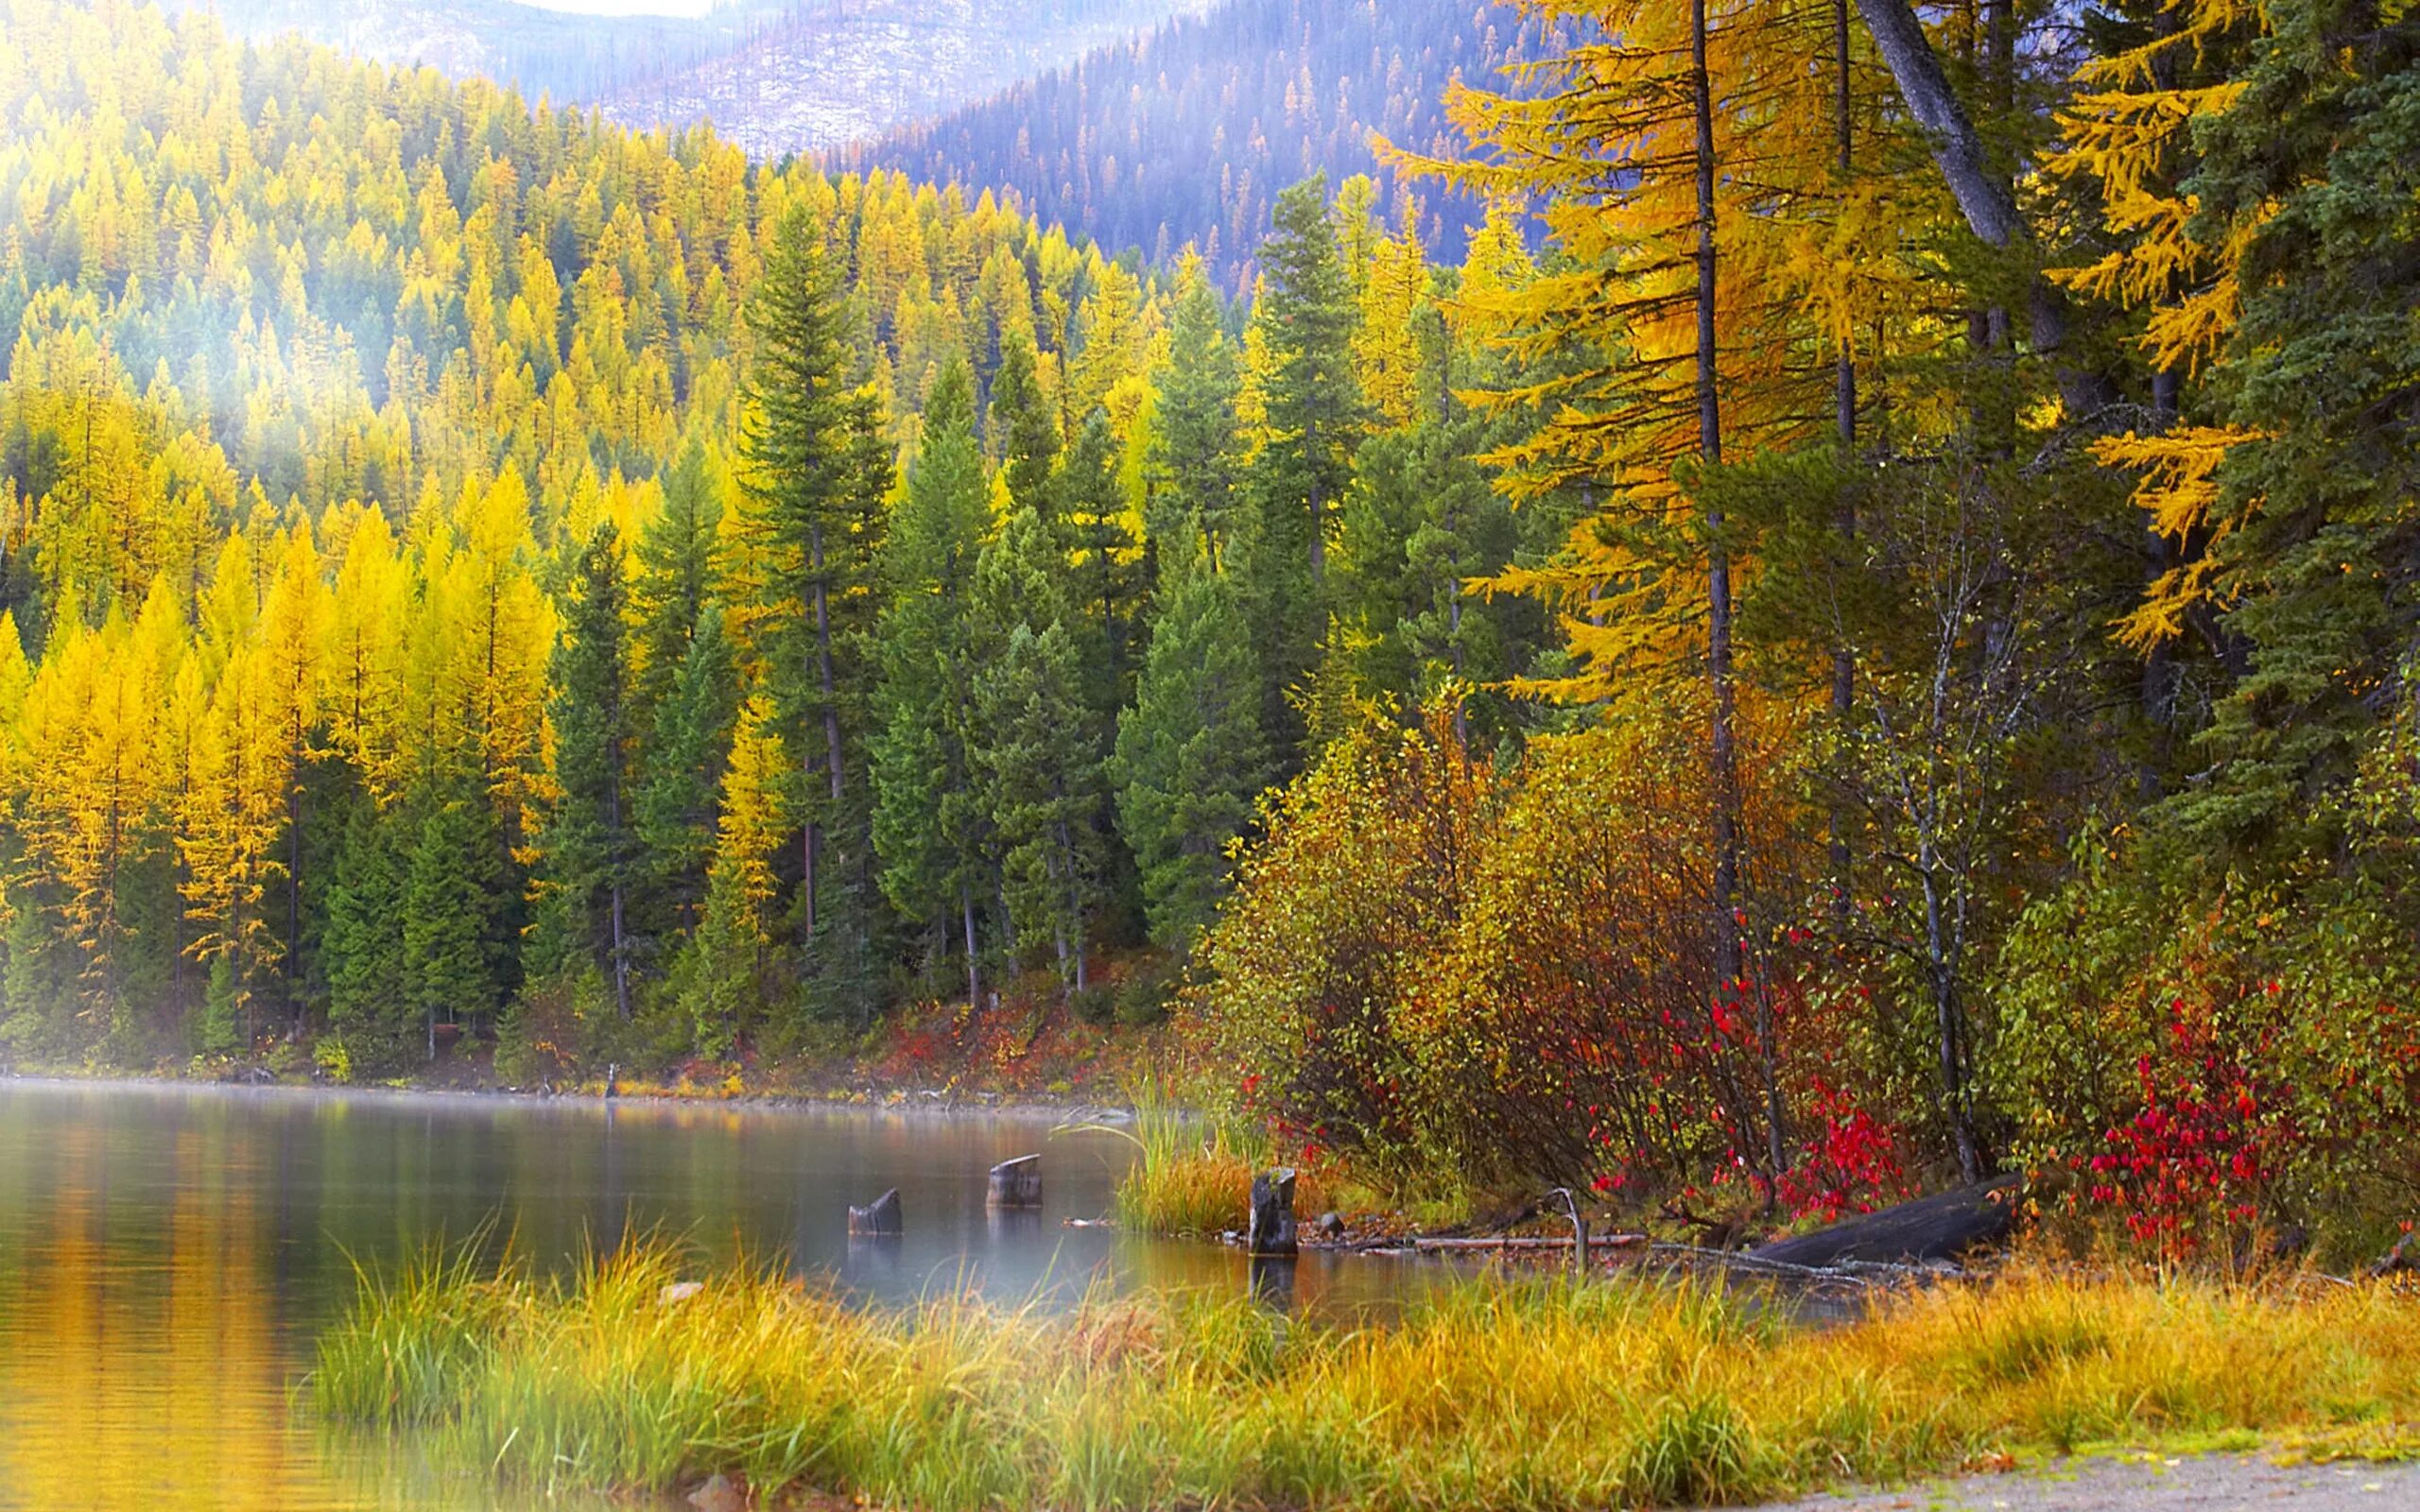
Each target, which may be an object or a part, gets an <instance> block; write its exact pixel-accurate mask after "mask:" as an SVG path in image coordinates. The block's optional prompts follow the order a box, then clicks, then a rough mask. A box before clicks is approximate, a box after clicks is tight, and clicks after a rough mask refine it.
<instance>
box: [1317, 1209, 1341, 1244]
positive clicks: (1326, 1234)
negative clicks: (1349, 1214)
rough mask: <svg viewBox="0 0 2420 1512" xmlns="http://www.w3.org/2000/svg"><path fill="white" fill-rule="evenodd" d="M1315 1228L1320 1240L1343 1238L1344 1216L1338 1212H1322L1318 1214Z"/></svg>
mask: <svg viewBox="0 0 2420 1512" xmlns="http://www.w3.org/2000/svg"><path fill="white" fill-rule="evenodd" d="M1317 1227H1318V1229H1319V1231H1320V1236H1321V1237H1322V1238H1324V1239H1341V1238H1343V1237H1344V1215H1343V1214H1342V1213H1340V1212H1322V1213H1321V1214H1320V1221H1319V1223H1318V1225H1317Z"/></svg>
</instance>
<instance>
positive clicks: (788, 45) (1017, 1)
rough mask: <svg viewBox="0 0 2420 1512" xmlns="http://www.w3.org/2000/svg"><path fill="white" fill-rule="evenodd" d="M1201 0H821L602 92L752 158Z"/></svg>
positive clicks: (1100, 41)
mask: <svg viewBox="0 0 2420 1512" xmlns="http://www.w3.org/2000/svg"><path fill="white" fill-rule="evenodd" d="M1203 4H1204V0H1039V3H1035V0H846V3H839V0H824V3H821V4H815V5H804V6H798V7H794V8H792V9H790V10H789V11H788V12H787V13H786V14H784V15H783V16H781V17H779V18H778V19H776V20H774V21H772V22H771V23H770V24H769V25H766V26H761V27H758V28H756V29H755V30H753V31H752V33H751V34H750V35H748V36H747V37H745V38H743V39H741V40H740V41H739V42H738V43H736V44H735V45H734V46H732V47H730V48H728V49H726V50H724V51H722V52H719V53H717V54H716V55H714V56H712V57H708V58H704V59H701V60H696V61H692V62H686V63H680V64H676V65H674V66H670V67H666V68H661V69H654V70H649V71H647V72H644V73H639V74H634V75H633V76H632V77H630V78H628V79H627V80H626V81H624V82H622V83H621V84H619V85H618V86H617V87H615V88H614V89H613V90H610V91H607V92H605V93H604V94H601V95H600V96H599V103H600V104H601V105H602V106H603V108H604V111H605V113H606V115H607V116H609V117H610V118H612V119H614V120H616V121H619V122H622V123H623V124H625V125H629V126H649V125H654V124H657V123H672V124H679V123H683V122H688V121H697V120H705V121H711V122H713V123H714V125H715V127H716V129H717V130H718V131H720V132H721V134H722V135H723V136H725V137H726V138H728V139H730V140H731V141H734V142H736V143H738V144H739V145H740V146H743V147H746V148H747V149H748V150H749V152H750V153H751V154H752V155H755V156H760V157H779V156H781V155H782V154H784V153H787V152H795V151H800V150H804V149H813V148H828V147H836V146H841V145H843V144H845V143H850V142H855V141H858V140H861V139H864V138H866V137H870V136H875V135H879V134H881V133H883V132H886V131H890V130H893V129H902V128H904V127H905V126H907V125H908V124H909V123H913V122H917V121H923V120H927V119H930V118H932V117H934V116H937V115H942V114H944V113H946V112H951V111H954V110H957V109H959V108H961V107H964V106H965V105H966V104H967V103H968V102H969V101H971V100H979V99H983V98H985V97H987V96H992V95H994V94H998V93H999V92H1001V91H1003V90H1007V89H1010V88H1011V86H1014V85H1016V84H1018V83H1020V82H1022V81H1024V80H1026V79H1029V78H1031V77H1033V76H1035V75H1036V74H1040V73H1045V72H1047V71H1049V70H1052V69H1055V68H1059V67H1061V66H1063V65H1064V64H1066V63H1068V62H1069V61H1070V60H1075V59H1079V58H1081V57H1082V56H1084V55H1085V54H1086V53H1087V52H1089V51H1091V50H1093V49H1095V48H1098V47H1100V46H1102V45H1105V44H1108V43H1114V42H1116V41H1119V40H1121V39H1124V38H1127V37H1131V36H1132V35H1133V34H1134V33H1135V32H1136V31H1137V30H1140V29H1143V28H1146V27H1150V26H1155V25H1158V24H1159V23H1161V22H1164V21H1166V20H1167V19H1168V18H1169V17H1170V16H1173V15H1179V14H1183V13H1184V12H1186V11H1190V10H1198V9H1201V8H1202V5H1203Z"/></svg>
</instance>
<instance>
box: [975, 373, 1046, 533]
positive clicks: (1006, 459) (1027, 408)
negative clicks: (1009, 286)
mask: <svg viewBox="0 0 2420 1512" xmlns="http://www.w3.org/2000/svg"><path fill="white" fill-rule="evenodd" d="M1038 360H1039V359H1038V358H1037V357H1036V355H1035V353H1034V350H1033V347H1032V345H1031V344H1030V343H1029V342H1025V341H1011V343H1009V346H1008V350H1007V351H1006V352H1002V353H1001V356H1000V370H999V372H998V374H996V375H995V376H994V378H993V380H992V403H991V406H990V408H989V409H988V410H987V412H986V416H985V421H984V435H985V436H986V437H987V438H989V440H990V443H991V448H992V451H993V453H994V455H996V456H998V458H999V459H1000V478H1001V481H1002V482H1004V483H1006V484H1007V485H1008V490H1009V497H1010V498H1011V499H1013V500H1015V501H1016V502H1017V503H1019V504H1021V505H1024V506H1025V507H1028V508H1029V509H1031V510H1033V511H1034V512H1035V513H1036V514H1038V515H1040V516H1041V517H1042V518H1043V519H1044V520H1046V521H1056V520H1057V519H1058V517H1059V511H1058V508H1057V507H1056V505H1055V503H1054V502H1053V500H1052V498H1051V491H1050V483H1051V476H1052V474H1053V472H1054V471H1055V470H1056V469H1057V467H1058V464H1059V421H1058V417H1057V415H1056V414H1055V413H1054V411H1053V410H1052V407H1051V404H1050V400H1049V396H1047V395H1046V394H1045V393H1043V391H1042V380H1041V379H1040V378H1039V377H1038V376H1037V375H1036V372H1035V365H1036V363H1037V361H1038Z"/></svg>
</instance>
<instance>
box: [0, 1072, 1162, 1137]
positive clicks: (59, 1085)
mask: <svg viewBox="0 0 2420 1512" xmlns="http://www.w3.org/2000/svg"><path fill="white" fill-rule="evenodd" d="M9 1087H34V1088H53V1089H61V1090H64V1089H82V1090H93V1091H111V1090H116V1091H147V1092H148V1091H186V1092H197V1091H198V1092H210V1093H217V1094H228V1095H244V1096H279V1095H285V1096H291V1097H296V1098H306V1097H310V1098H322V1099H330V1100H341V1099H360V1100H364V1101H368V1100H372V1099H377V1100H386V1101H396V1102H402V1101H411V1100H418V1099H429V1100H441V1101H453V1102H460V1103H465V1104H478V1103H493V1104H496V1105H499V1106H512V1105H521V1106H527V1107H542V1108H579V1107H591V1108H598V1109H600V1110H601V1109H604V1108H648V1109H667V1110H668V1109H698V1108H732V1109H735V1110H741V1111H747V1112H771V1113H781V1112H788V1113H838V1112H846V1113H897V1114H909V1115H914V1116H919V1117H926V1118H942V1119H948V1118H961V1117H978V1116H979V1117H988V1118H1000V1119H1013V1120H1015V1121H1018V1122H1021V1123H1043V1122H1046V1121H1047V1122H1051V1123H1056V1124H1061V1125H1067V1124H1078V1123H1086V1122H1098V1123H1113V1124H1123V1123H1130V1122H1132V1119H1133V1117H1134V1110H1133V1109H1132V1108H1129V1107H1124V1106H1121V1105H1117V1104H1112V1103H1101V1102H1095V1101H1089V1100H1083V1099H1075V1098H1070V1099H1066V1100H1063V1101H1062V1100H1057V1099H1052V1098H1048V1097H1036V1096H1028V1095H1024V1094H1019V1093H1003V1092H995V1091H981V1092H963V1091H959V1092H953V1091H949V1090H947V1089H939V1088H913V1089H882V1090H878V1091H877V1090H874V1089H868V1090H867V1091H866V1092H864V1093H859V1094H856V1095H841V1094H838V1093H834V1092H814V1091H743V1092H737V1093H727V1092H721V1091H703V1090H700V1091H691V1092H683V1091H672V1090H670V1089H666V1088H663V1087H656V1086H647V1087H644V1088H641V1089H639V1090H634V1091H618V1092H616V1093H614V1095H613V1096H611V1097H608V1096H607V1095H605V1093H604V1091H602V1089H601V1088H600V1089H598V1090H596V1091H584V1090H583V1091H549V1090H545V1089H533V1088H525V1087H484V1086H447V1085H444V1084H441V1083H420V1082H415V1083H407V1084H405V1085H401V1086H390V1085H385V1084H377V1083H372V1084H367V1085H344V1084H340V1083H330V1082H320V1081H283V1080H277V1079H274V1078H272V1079H270V1080H266V1081H247V1080H242V1079H238V1078H234V1077H223V1076H180V1075H172V1074H150V1075H147V1074H142V1073H140V1072H125V1071H111V1072H108V1073H103V1074H89V1075H88V1074H78V1073H77V1072H74V1071H71V1070H62V1069H58V1068H48V1067H44V1068H23V1069H21V1068H9V1069H7V1070H0V1090H5V1089H7V1088H9Z"/></svg>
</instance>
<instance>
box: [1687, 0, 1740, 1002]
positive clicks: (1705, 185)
mask: <svg viewBox="0 0 2420 1512" xmlns="http://www.w3.org/2000/svg"><path fill="white" fill-rule="evenodd" d="M1705 10H1706V0H1690V4H1689V88H1690V92H1691V94H1693V95H1694V96H1695V101H1694V103H1695V106H1696V114H1697V191H1698V248H1697V265H1698V286H1697V306H1698V310H1697V313H1698V352H1697V397H1698V458H1699V461H1700V463H1701V464H1702V465H1703V468H1704V469H1705V470H1706V471H1708V472H1711V471H1712V470H1713V469H1715V468H1717V467H1720V465H1721V463H1722V403H1721V396H1720V392H1719V391H1718V389H1717V387H1716V384H1715V376H1716V371H1715V286H1714V280H1715V252H1714V85H1713V80H1712V78H1711V77H1710V76H1709V75H1708V73H1707V71H1706V14H1705ZM1706 481H1707V480H1706V479H1705V478H1704V477H1703V475H1702V476H1701V478H1700V480H1699V486H1700V487H1701V488H1703V487H1705V485H1706ZM1705 525H1706V559H1707V572H1706V673H1707V676H1708V677H1709V678H1711V679H1713V683H1714V730H1713V739H1712V748H1711V751H1710V755H1711V758H1712V763H1713V767H1714V770H1713V778H1714V847H1715V855H1714V909H1713V912H1714V928H1715V964H1716V969H1717V971H1718V972H1719V973H1720V976H1721V977H1722V985H1723V989H1724V990H1729V988H1731V986H1732V984H1734V983H1736V982H1737V981H1738V979H1739V931H1738V926H1737V920H1736V919H1735V917H1734V915H1735V913H1736V912H1737V906H1738V894H1739V782H1738V770H1737V751H1736V746H1735V730H1734V713H1735V703H1736V691H1735V689H1734V688H1733V686H1732V678H1731V555H1730V552H1729V550H1728V548H1726V547H1725V546H1724V545H1723V543H1722V514H1721V511H1720V509H1717V508H1711V507H1709V508H1708V509H1707V510H1706V511H1705Z"/></svg>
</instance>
